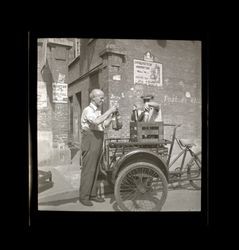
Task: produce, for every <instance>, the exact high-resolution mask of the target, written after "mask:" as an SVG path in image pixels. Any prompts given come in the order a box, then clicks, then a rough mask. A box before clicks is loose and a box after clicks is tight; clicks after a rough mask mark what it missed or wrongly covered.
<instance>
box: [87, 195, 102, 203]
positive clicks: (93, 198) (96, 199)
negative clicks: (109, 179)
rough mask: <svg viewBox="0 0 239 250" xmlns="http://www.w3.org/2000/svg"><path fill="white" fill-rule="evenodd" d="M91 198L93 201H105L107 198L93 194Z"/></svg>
mask: <svg viewBox="0 0 239 250" xmlns="http://www.w3.org/2000/svg"><path fill="white" fill-rule="evenodd" d="M90 200H91V201H95V202H105V199H104V198H101V197H97V196H92V197H90Z"/></svg>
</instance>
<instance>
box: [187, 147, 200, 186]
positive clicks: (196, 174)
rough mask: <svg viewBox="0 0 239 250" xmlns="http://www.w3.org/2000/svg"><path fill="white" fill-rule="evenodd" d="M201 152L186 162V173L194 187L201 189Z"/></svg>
mask: <svg viewBox="0 0 239 250" xmlns="http://www.w3.org/2000/svg"><path fill="white" fill-rule="evenodd" d="M201 157H202V156H201V152H198V153H197V154H196V156H195V157H193V158H192V159H191V160H190V161H189V163H188V164H187V166H188V167H187V175H188V179H189V182H190V184H191V185H192V186H193V187H194V188H195V189H201V169H202V167H201Z"/></svg>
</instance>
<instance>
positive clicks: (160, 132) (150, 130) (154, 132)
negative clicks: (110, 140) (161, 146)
mask: <svg viewBox="0 0 239 250" xmlns="http://www.w3.org/2000/svg"><path fill="white" fill-rule="evenodd" d="M163 139H164V126H163V122H130V140H131V141H134V142H160V141H162V140H163Z"/></svg>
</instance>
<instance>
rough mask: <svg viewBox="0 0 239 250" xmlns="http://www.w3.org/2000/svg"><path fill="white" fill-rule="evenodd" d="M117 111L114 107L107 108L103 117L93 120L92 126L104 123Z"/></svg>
mask: <svg viewBox="0 0 239 250" xmlns="http://www.w3.org/2000/svg"><path fill="white" fill-rule="evenodd" d="M116 110H117V107H116V106H113V107H111V108H109V109H108V110H107V111H106V112H105V113H104V114H103V115H100V116H98V117H97V118H96V119H95V120H94V124H96V125H99V124H101V123H102V122H104V121H105V120H106V119H107V118H108V117H109V116H110V115H111V114H112V113H114V112H115V111H116Z"/></svg>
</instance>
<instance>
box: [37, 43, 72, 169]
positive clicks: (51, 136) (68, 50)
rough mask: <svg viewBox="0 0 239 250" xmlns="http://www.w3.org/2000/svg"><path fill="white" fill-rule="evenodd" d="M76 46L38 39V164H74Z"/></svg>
mask: <svg viewBox="0 0 239 250" xmlns="http://www.w3.org/2000/svg"><path fill="white" fill-rule="evenodd" d="M73 45H74V43H73V42H72V41H70V40H69V39H59V38H48V39H46V38H44V39H38V79H37V80H38V82H37V95H38V98H37V130H38V164H39V165H56V164H67V163H69V162H70V150H69V148H68V141H69V104H68V81H69V80H68V64H69V60H70V58H71V57H74V56H73V55H72V48H73Z"/></svg>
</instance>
